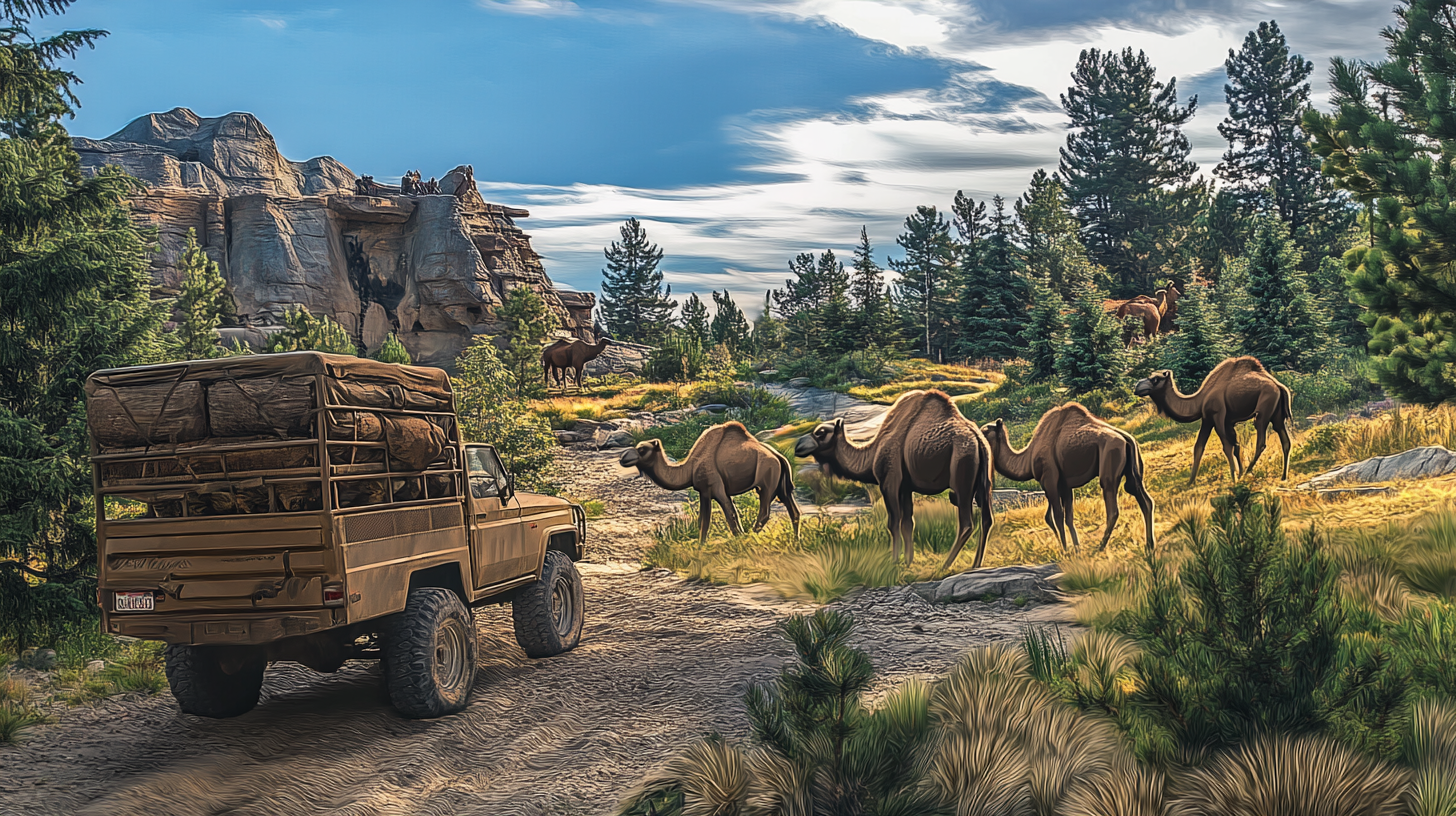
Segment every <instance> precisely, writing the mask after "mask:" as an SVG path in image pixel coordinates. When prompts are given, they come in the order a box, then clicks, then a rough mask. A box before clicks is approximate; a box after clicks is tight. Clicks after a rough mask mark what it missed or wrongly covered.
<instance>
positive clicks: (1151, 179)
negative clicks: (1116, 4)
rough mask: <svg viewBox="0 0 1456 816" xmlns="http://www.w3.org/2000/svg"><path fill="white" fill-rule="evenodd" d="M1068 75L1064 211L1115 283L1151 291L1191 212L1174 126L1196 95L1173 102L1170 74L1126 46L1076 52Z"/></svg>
mask: <svg viewBox="0 0 1456 816" xmlns="http://www.w3.org/2000/svg"><path fill="white" fill-rule="evenodd" d="M1072 80H1073V85H1072V87H1071V88H1069V89H1068V90H1067V93H1065V94H1063V95H1062V97H1061V100H1062V107H1064V108H1065V109H1066V111H1067V115H1068V116H1069V117H1071V120H1072V121H1071V129H1072V130H1071V133H1069V134H1068V136H1067V144H1066V146H1065V147H1063V148H1062V149H1061V167H1060V170H1059V174H1060V176H1061V178H1062V180H1063V182H1064V183H1065V184H1066V188H1067V196H1068V198H1069V199H1070V200H1071V202H1072V211H1073V212H1074V213H1075V214H1076V216H1077V218H1078V220H1079V221H1080V222H1081V224H1082V228H1083V237H1084V243H1085V244H1086V247H1087V251H1088V253H1089V254H1090V255H1091V258H1092V260H1093V261H1094V262H1095V263H1097V264H1098V265H1100V266H1102V267H1104V268H1106V269H1107V271H1108V272H1109V273H1110V274H1112V275H1113V280H1114V289H1115V291H1116V292H1117V293H1118V294H1128V295H1132V294H1138V293H1143V292H1150V291H1152V289H1153V285H1154V282H1155V280H1156V278H1157V277H1158V275H1159V274H1162V273H1163V272H1164V270H1165V269H1166V268H1167V267H1168V266H1170V261H1171V260H1172V258H1173V257H1174V252H1175V246H1176V245H1177V243H1178V238H1179V233H1180V232H1181V231H1183V230H1186V229H1187V228H1188V227H1189V226H1190V225H1191V223H1192V220H1193V212H1194V211H1193V209H1192V208H1191V201H1192V199H1193V198H1194V194H1195V188H1194V187H1193V186H1192V185H1190V180H1191V178H1192V175H1193V172H1194V170H1196V169H1197V165H1195V164H1194V163H1193V162H1192V161H1189V159H1188V155H1189V153H1190V152H1191V150H1192V148H1191V146H1190V145H1189V143H1188V138H1187V137H1186V136H1185V135H1184V134H1183V132H1182V130H1181V127H1182V126H1183V125H1184V124H1186V123H1187V122H1188V120H1189V119H1190V118H1192V116H1193V111H1194V109H1195V108H1196V106H1197V102H1198V100H1197V97H1191V98H1190V99H1189V100H1188V104H1187V105H1186V106H1181V107H1180V106H1179V105H1178V91H1177V83H1176V81H1175V80H1172V79H1170V80H1168V82H1167V83H1166V84H1165V83H1162V82H1159V81H1158V80H1157V77H1156V72H1155V71H1154V69H1153V66H1152V63H1150V62H1149V61H1148V58H1147V55H1145V54H1143V53H1142V52H1141V51H1140V52H1138V53H1137V54H1136V55H1134V54H1133V52H1132V49H1125V50H1123V51H1121V52H1112V51H1106V52H1104V51H1099V50H1097V49H1090V50H1085V51H1083V52H1082V55H1081V58H1080V59H1079V60H1078V62H1077V68H1076V70H1075V71H1074V72H1073V74H1072Z"/></svg>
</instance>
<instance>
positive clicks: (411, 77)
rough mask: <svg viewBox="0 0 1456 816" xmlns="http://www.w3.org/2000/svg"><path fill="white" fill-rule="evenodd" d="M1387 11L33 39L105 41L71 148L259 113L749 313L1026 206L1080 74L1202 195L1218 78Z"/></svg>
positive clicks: (114, 4) (284, 6)
mask: <svg viewBox="0 0 1456 816" xmlns="http://www.w3.org/2000/svg"><path fill="white" fill-rule="evenodd" d="M1392 5H1393V0H1282V1H1281V2H1275V1H1274V0H898V2H897V1H895V0H651V1H648V2H591V0H574V1H573V0H410V2H408V3H400V2H398V0H392V1H391V2H384V1H383V0H349V2H347V3H345V2H339V1H338V0H334V2H310V1H309V0H292V1H291V2H271V3H270V2H234V0H78V2H76V4H75V5H74V6H72V7H71V10H70V12H69V13H67V14H66V15H65V16H64V17H62V18H46V19H44V20H41V21H37V24H36V25H35V26H34V28H35V29H36V30H37V32H50V31H54V30H57V29H59V28H61V27H66V28H81V27H85V28H99V29H105V30H107V31H109V32H111V34H110V36H109V37H108V38H106V39H104V40H102V41H101V42H100V44H99V45H98V47H97V48H96V49H95V50H94V51H86V52H83V53H82V54H81V55H80V56H79V57H78V58H77V59H76V61H75V62H76V64H75V66H74V70H75V71H76V73H77V74H78V75H80V77H81V78H82V80H83V81H84V84H83V85H82V86H80V88H79V89H78V90H79V96H80V99H81V104H82V107H81V108H80V110H79V111H78V115H77V116H76V119H75V120H74V121H73V122H71V123H70V129H71V131H72V133H74V134H77V135H81V136H89V137H92V138H104V137H106V136H108V135H110V134H112V133H114V132H116V131H118V130H120V129H121V128H122V127H123V126H124V125H125V124H126V123H127V122H129V121H131V120H132V119H135V118H136V117H138V116H141V115H144V114H147V113H151V112H157V111H166V110H170V109H171V108H174V107H179V106H181V107H187V108H191V109H192V110H194V111H196V112H197V113H198V114H199V115H202V116H219V115H222V114H224V113H228V112H230V111H249V112H251V113H253V114H255V115H257V116H258V118H259V119H260V120H261V121H262V122H263V123H264V124H265V125H266V126H267V127H268V129H269V130H270V131H271V132H272V133H273V135H274V137H275V138H276V139H277V141H278V145H279V148H280V150H282V152H283V154H284V155H285V156H287V157H289V158H291V159H294V160H296V161H297V160H303V159H307V158H311V157H314V156H318V155H331V156H333V157H335V158H337V159H339V160H340V161H342V162H343V163H344V164H346V165H348V166H349V167H350V168H351V169H352V170H354V171H355V172H356V173H360V174H369V175H373V176H374V177H375V178H377V179H380V180H381V181H392V182H393V181H397V180H398V178H399V176H400V175H401V174H403V173H404V172H405V171H406V170H409V169H419V170H420V171H421V172H422V174H423V175H424V176H425V177H426V178H429V177H430V176H442V175H444V174H445V172H446V171H448V170H449V169H450V168H452V167H455V166H456V165H459V164H471V165H473V166H474V168H475V178H476V180H477V182H478V183H479V184H480V187H481V193H482V194H483V195H484V196H485V198H486V199H487V200H489V201H495V202H499V203H502V204H508V205H512V206H517V207H525V208H526V209H529V210H530V212H531V217H530V218H529V219H525V220H522V221H519V222H518V223H519V225H520V226H521V227H523V228H524V229H525V230H526V231H527V232H528V233H529V234H530V235H531V236H532V245H533V246H534V247H535V248H536V250H537V251H538V252H539V253H541V255H542V256H543V259H544V262H545V264H546V269H547V273H548V274H549V275H550V276H551V277H552V278H553V280H555V281H556V282H557V283H558V284H562V285H564V286H566V287H568V288H573V289H581V290H597V289H598V287H599V286H600V282H601V269H602V266H603V256H602V248H603V247H605V246H606V245H608V244H609V243H611V242H612V241H613V240H615V239H617V238H618V237H619V234H618V230H619V228H620V226H621V223H622V222H623V221H624V220H625V219H627V218H628V217H636V218H639V219H640V220H642V221H643V222H644V224H645V225H646V227H647V231H648V234H649V236H650V237H651V238H652V240H653V241H655V242H656V243H658V244H659V245H660V246H661V247H662V248H663V250H664V252H665V258H664V261H663V265H662V269H663V270H664V273H665V277H666V279H667V282H668V283H669V284H670V285H671V286H672V291H673V294H674V296H685V295H686V294H687V293H688V292H698V293H699V294H700V296H702V297H703V299H704V300H705V301H708V300H709V298H708V297H707V293H708V292H709V291H710V290H722V289H728V290H730V291H731V292H732V293H733V294H734V297H735V298H736V299H737V300H738V301H739V302H740V304H741V305H742V306H743V307H744V309H745V310H746V311H748V312H749V313H750V314H755V313H757V312H758V311H759V310H760V309H761V304H762V303H763V298H764V292H765V290H766V289H769V288H775V287H779V286H782V285H783V280H784V278H785V276H786V275H787V264H788V261H789V260H790V259H791V258H792V257H793V256H794V255H796V254H798V253H800V252H820V251H823V250H824V249H833V250H834V252H835V254H836V255H839V256H841V257H843V258H844V259H845V260H846V261H847V260H848V259H849V256H850V253H851V250H852V248H853V246H854V245H855V243H857V241H858V238H859V231H860V228H861V227H862V226H863V227H865V228H867V230H868V232H869V236H870V239H871V241H872V242H873V243H874V246H875V249H876V258H877V260H878V261H880V262H881V263H882V264H883V263H885V262H886V261H887V259H888V258H890V257H896V256H898V255H899V253H898V251H897V248H896V247H895V244H894V239H895V236H896V235H897V234H898V233H899V232H900V229H901V225H902V224H903V222H904V219H905V216H906V215H908V214H909V213H911V212H913V211H914V209H915V207H916V206H917V205H922V204H933V205H936V206H938V207H940V208H942V209H946V208H948V207H949V205H950V202H951V201H952V199H953V198H954V196H955V193H956V191H958V190H964V191H965V192H966V194H968V195H971V196H973V197H975V198H978V199H980V198H989V197H991V196H993V195H997V194H999V195H1002V196H1005V197H1006V198H1007V199H1008V201H1010V200H1012V199H1014V198H1015V197H1017V196H1018V195H1020V194H1021V192H1022V190H1024V189H1025V187H1026V184H1027V181H1028V180H1029V179H1030V177H1031V175H1032V173H1033V172H1034V171H1035V170H1037V169H1038V168H1045V169H1047V170H1048V171H1054V170H1055V169H1056V165H1057V160H1058V155H1057V149H1058V148H1059V147H1060V146H1061V145H1062V144H1063V143H1064V141H1065V139H1066V117H1065V115H1064V114H1063V112H1062V109H1061V105H1060V103H1059V101H1058V100H1059V95H1060V94H1062V93H1064V92H1065V91H1066V89H1067V86H1068V84H1069V82H1070V73H1071V71H1072V68H1073V67H1074V66H1075V64H1076V61H1077V57H1078V54H1079V53H1080V52H1081V50H1082V49H1084V48H1102V49H1108V48H1117V49H1120V48H1124V47H1131V48H1134V49H1141V50H1143V51H1146V52H1147V54H1148V56H1149V58H1150V59H1151V60H1152V62H1153V64H1154V65H1155V66H1156V68H1157V69H1158V76H1159V77H1160V78H1163V79H1176V81H1177V87H1178V93H1179V96H1180V97H1181V98H1182V99H1184V100H1185V101H1186V100H1187V98H1188V97H1190V96H1192V95H1195V94H1196V95H1197V97H1198V112H1197V114H1196V115H1195V117H1194V119H1193V120H1192V121H1191V122H1190V123H1189V125H1188V126H1187V127H1186V130H1187V132H1188V134H1189V137H1190V139H1191V140H1192V143H1193V146H1194V153H1193V158H1194V159H1195V160H1196V161H1197V162H1198V164H1199V166H1200V170H1201V172H1204V173H1210V172H1211V171H1212V168H1213V166H1214V165H1215V164H1217V162H1218V159H1219V157H1220V156H1221V155H1222V153H1223V151H1224V150H1225V149H1226V147H1227V145H1226V143H1225V142H1224V141H1223V140H1222V138H1221V137H1220V136H1219V135H1218V131H1217V125H1218V122H1219V121H1220V120H1221V119H1222V118H1223V116H1224V114H1225V106H1224V102H1223V95H1224V94H1223V83H1224V81H1225V77H1224V72H1223V62H1224V60H1225V59H1226V58H1227V56H1228V52H1229V49H1230V48H1237V47H1238V45H1239V44H1240V42H1242V40H1243V38H1244V36H1245V34H1247V33H1248V31H1249V30H1250V29H1252V28H1254V27H1255V26H1257V25H1258V23H1259V22H1260V21H1262V20H1269V19H1274V20H1277V21H1278V22H1279V24H1280V27H1281V28H1282V29H1283V30H1284V33H1285V35H1286V37H1287V38H1288V39H1289V41H1290V45H1291V47H1292V49H1293V50H1294V51H1295V52H1297V53H1300V54H1303V55H1304V56H1305V57H1306V58H1307V59H1310V60H1312V61H1313V62H1314V64H1315V72H1314V76H1313V77H1312V81H1313V84H1314V89H1315V98H1316V102H1317V104H1319V103H1323V101H1324V100H1325V96H1326V90H1327V85H1326V82H1325V77H1326V74H1327V71H1328V68H1329V60H1330V58H1331V57H1335V56H1343V57H1346V58H1352V59H1367V60H1370V59H1378V58H1379V57H1380V56H1381V55H1382V48H1381V46H1382V42H1381V40H1380V38H1379V32H1380V30H1381V28H1383V27H1385V26H1387V25H1390V24H1391V23H1392V22H1393V19H1394V17H1393V14H1392V13H1391V7H1392Z"/></svg>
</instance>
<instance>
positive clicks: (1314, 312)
mask: <svg viewBox="0 0 1456 816" xmlns="http://www.w3.org/2000/svg"><path fill="white" fill-rule="evenodd" d="M1302 262H1303V253H1301V252H1300V251H1299V249H1298V248H1297V247H1296V246H1295V245H1294V241H1293V240H1291V239H1290V237H1289V228H1288V227H1287V226H1285V224H1284V222H1283V221H1281V220H1280V219H1279V218H1278V217H1276V216H1273V215H1268V216H1263V217H1261V218H1260V219H1259V222H1258V226H1257V227H1256V228H1255V230H1254V237H1253V239H1252V240H1251V241H1250V242H1249V246H1248V249H1247V251H1246V252H1245V255H1244V269H1245V270H1246V274H1247V275H1248V278H1247V282H1246V283H1245V286H1246V287H1247V292H1248V303H1249V305H1250V307H1251V308H1247V309H1241V310H1239V311H1238V312H1236V313H1235V315H1234V320H1235V328H1237V329H1238V331H1239V334H1240V335H1241V336H1242V337H1243V345H1244V352H1245V353H1246V354H1252V355H1253V356H1255V357H1258V358H1259V359H1260V360H1261V361H1263V362H1264V364H1265V365H1270V366H1280V367H1284V368H1292V369H1299V370H1309V368H1308V366H1310V365H1313V364H1315V363H1316V358H1317V355H1318V354H1319V353H1320V352H1321V351H1323V350H1324V349H1325V348H1326V347H1327V346H1328V344H1329V339H1328V336H1327V334H1326V322H1327V321H1326V319H1324V318H1323V317H1322V316H1321V315H1320V313H1319V309H1318V305H1317V304H1316V302H1315V299H1314V297H1313V296H1312V295H1310V293H1309V287H1308V285H1307V284H1306V282H1305V277H1304V273H1303V272H1301V271H1300V266H1301V264H1302Z"/></svg>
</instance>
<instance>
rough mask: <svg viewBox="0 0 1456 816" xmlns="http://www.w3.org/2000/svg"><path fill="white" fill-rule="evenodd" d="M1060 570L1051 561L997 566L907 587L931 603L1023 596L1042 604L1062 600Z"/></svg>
mask: <svg viewBox="0 0 1456 816" xmlns="http://www.w3.org/2000/svg"><path fill="white" fill-rule="evenodd" d="M1061 572H1062V569H1061V567H1060V566H1058V565H1057V564H1055V563H1052V564H1042V565H1041V566H1036V567H1027V566H1010V567H997V568H996V569H986V570H977V571H975V572H963V573H961V574H960V575H952V576H950V577H949V578H945V579H943V580H940V581H925V582H923V583H918V584H912V585H911V586H912V588H913V589H914V591H915V593H916V594H917V595H919V596H920V597H922V598H924V599H926V600H928V601H932V602H934V603H964V602H966V601H980V600H983V599H985V598H988V597H990V598H1010V599H1013V600H1014V599H1016V598H1025V599H1027V600H1031V601H1041V602H1044V603H1046V602H1056V601H1060V600H1061V599H1062V596H1061V593H1060V592H1058V591H1057V587H1056V578H1057V576H1059V575H1061Z"/></svg>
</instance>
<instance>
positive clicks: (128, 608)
mask: <svg viewBox="0 0 1456 816" xmlns="http://www.w3.org/2000/svg"><path fill="white" fill-rule="evenodd" d="M155 602H156V599H155V598H153V597H152V593H150V592H118V593H116V600H115V602H114V606H113V607H112V608H113V609H115V610H116V611H117V612H151V611H152V609H153V608H154V607H153V604H154V603H155Z"/></svg>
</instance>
